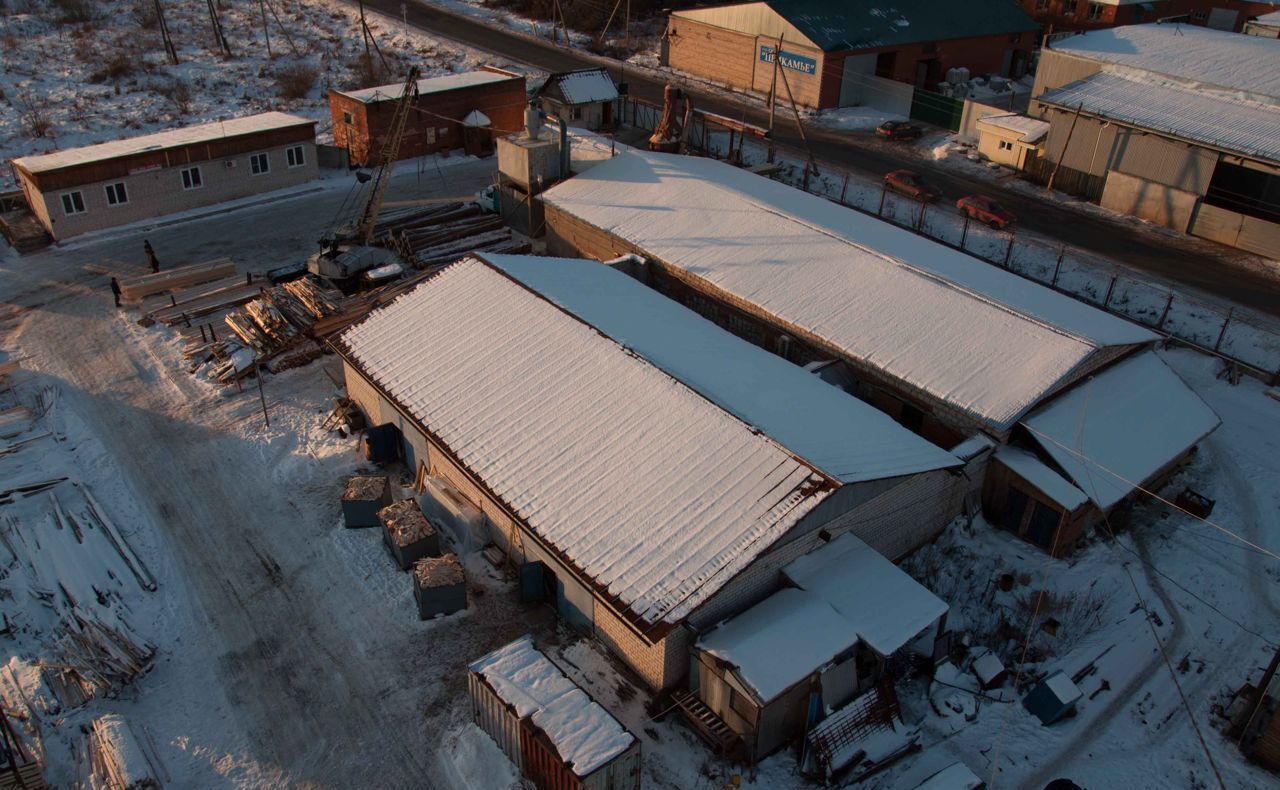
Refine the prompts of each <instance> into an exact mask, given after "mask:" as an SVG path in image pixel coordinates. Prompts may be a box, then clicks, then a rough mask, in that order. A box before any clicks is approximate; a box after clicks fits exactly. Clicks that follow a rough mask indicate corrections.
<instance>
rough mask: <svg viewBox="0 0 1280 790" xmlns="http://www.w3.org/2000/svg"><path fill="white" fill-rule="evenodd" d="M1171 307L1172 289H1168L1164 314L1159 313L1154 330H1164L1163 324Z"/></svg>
mask: <svg viewBox="0 0 1280 790" xmlns="http://www.w3.org/2000/svg"><path fill="white" fill-rule="evenodd" d="M1171 307H1173V289H1172V288H1170V289H1169V298H1168V299H1166V300H1165V303H1164V312H1162V313H1160V321H1159V322H1157V323H1156V329H1164V322H1165V320H1166V319H1167V318H1168V317H1169V308H1171Z"/></svg>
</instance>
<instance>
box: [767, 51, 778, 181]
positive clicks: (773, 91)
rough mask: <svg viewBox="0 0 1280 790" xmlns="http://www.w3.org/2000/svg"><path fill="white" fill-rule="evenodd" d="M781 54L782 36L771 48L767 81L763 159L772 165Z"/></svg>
mask: <svg viewBox="0 0 1280 790" xmlns="http://www.w3.org/2000/svg"><path fill="white" fill-rule="evenodd" d="M781 52H782V36H778V46H776V47H774V48H773V77H771V78H770V80H769V155H768V157H767V158H766V159H765V161H766V162H768V163H769V164H773V155H774V145H773V115H774V110H775V109H776V108H777V106H778V105H777V102H778V55H779V53H781Z"/></svg>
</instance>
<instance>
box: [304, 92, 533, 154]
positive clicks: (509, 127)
mask: <svg viewBox="0 0 1280 790" xmlns="http://www.w3.org/2000/svg"><path fill="white" fill-rule="evenodd" d="M396 105H397V103H396V102H394V101H381V102H374V103H371V104H365V103H364V102H361V101H357V100H356V99H352V98H350V97H348V96H344V95H342V94H341V93H338V92H337V91H330V92H329V115H330V117H331V118H332V120H333V144H334V145H336V146H337V147H339V148H344V149H346V150H347V152H348V154H349V155H350V157H351V164H352V165H357V166H365V165H373V164H377V160H378V158H379V155H380V151H381V148H382V145H383V143H384V141H385V138H386V135H387V132H388V129H389V127H390V125H391V119H392V117H393V116H394V114H395V109H396ZM413 106H414V108H415V110H414V111H413V112H412V113H411V114H410V116H409V120H408V122H407V123H406V125H405V133H404V138H403V139H402V140H401V142H400V155H399V157H398V158H400V159H410V158H413V157H418V156H425V155H428V154H433V153H438V152H440V151H451V150H454V149H457V148H462V147H463V142H464V141H463V128H464V127H463V126H462V124H461V123H460V121H461V120H462V119H463V118H464V117H466V115H467V114H468V113H470V112H471V111H472V110H479V111H480V112H482V113H484V114H485V115H487V116H489V120H490V122H491V125H492V127H493V129H495V130H499V131H495V132H493V133H491V136H492V135H498V136H500V135H501V134H503V133H506V132H516V131H519V130H521V129H523V128H524V110H525V107H526V106H527V99H526V93H525V81H524V78H523V77H520V78H517V79H511V80H505V81H502V82H491V83H487V84H484V85H475V86H469V87H465V88H458V89H456V90H450V91H439V92H435V93H425V94H422V95H421V96H419V97H418V99H417V100H416V101H415V102H414V105H413ZM348 114H349V115H350V116H351V123H347V121H346V116H347V115H348Z"/></svg>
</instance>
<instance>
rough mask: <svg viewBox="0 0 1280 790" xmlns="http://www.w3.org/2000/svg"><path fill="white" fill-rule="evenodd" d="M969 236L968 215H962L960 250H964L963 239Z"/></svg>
mask: <svg viewBox="0 0 1280 790" xmlns="http://www.w3.org/2000/svg"><path fill="white" fill-rule="evenodd" d="M968 237H969V215H968V214H965V215H964V230H962V231H960V251H961V252H963V251H964V240H965V239H967V238H968Z"/></svg>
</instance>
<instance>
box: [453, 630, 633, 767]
mask: <svg viewBox="0 0 1280 790" xmlns="http://www.w3.org/2000/svg"><path fill="white" fill-rule="evenodd" d="M468 669H470V670H471V671H472V672H474V673H476V674H477V675H479V676H481V677H482V678H484V679H485V681H487V682H488V683H489V687H490V688H492V689H493V690H494V692H496V693H497V695H498V696H499V697H500V698H501V699H502V701H503V702H506V703H507V704H508V705H510V706H511V707H512V708H514V709H515V711H516V715H517V716H519V717H520V718H521V719H524V718H527V717H532V719H533V723H534V724H535V725H537V726H538V728H539V729H541V730H542V731H543V732H544V733H546V734H547V737H548V738H550V739H551V743H552V744H554V745H555V747H556V752H557V753H558V754H559V755H560V757H561V759H563V760H564V761H565V763H566V764H568V765H571V766H572V767H573V772H574V774H576V775H577V776H580V777H585V776H588V775H589V774H591V772H593V771H595V770H596V769H598V768H600V767H601V766H603V765H605V764H607V763H608V762H609V761H610V760H612V759H614V758H616V757H618V756H619V755H621V754H624V753H625V752H626V751H627V750H628V749H630V748H631V745H632V744H633V743H635V740H636V738H635V736H634V735H632V734H631V733H630V732H627V730H626V728H624V727H623V726H622V725H621V724H619V723H618V720H617V719H615V718H614V717H613V716H612V715H610V713H609V711H607V710H605V709H604V708H603V707H601V706H600V704H599V703H597V702H595V701H594V700H592V699H591V697H589V696H587V693H586V692H585V691H583V690H582V689H581V688H579V687H578V685H577V684H576V683H574V682H573V681H572V680H570V679H569V678H568V677H566V676H565V674H564V673H563V672H561V671H560V667H558V666H556V665H555V664H554V663H552V661H551V659H549V658H547V656H546V655H545V654H544V653H542V651H540V650H538V649H537V648H535V647H534V646H533V637H531V636H528V635H526V636H522V637H520V638H519V639H517V640H515V641H514V642H511V643H510V644H508V645H506V646H504V647H500V648H498V649H497V650H495V651H493V652H492V653H490V654H488V655H487V656H485V657H483V658H480V659H477V660H475V661H473V662H471V664H470V665H469V666H468Z"/></svg>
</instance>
